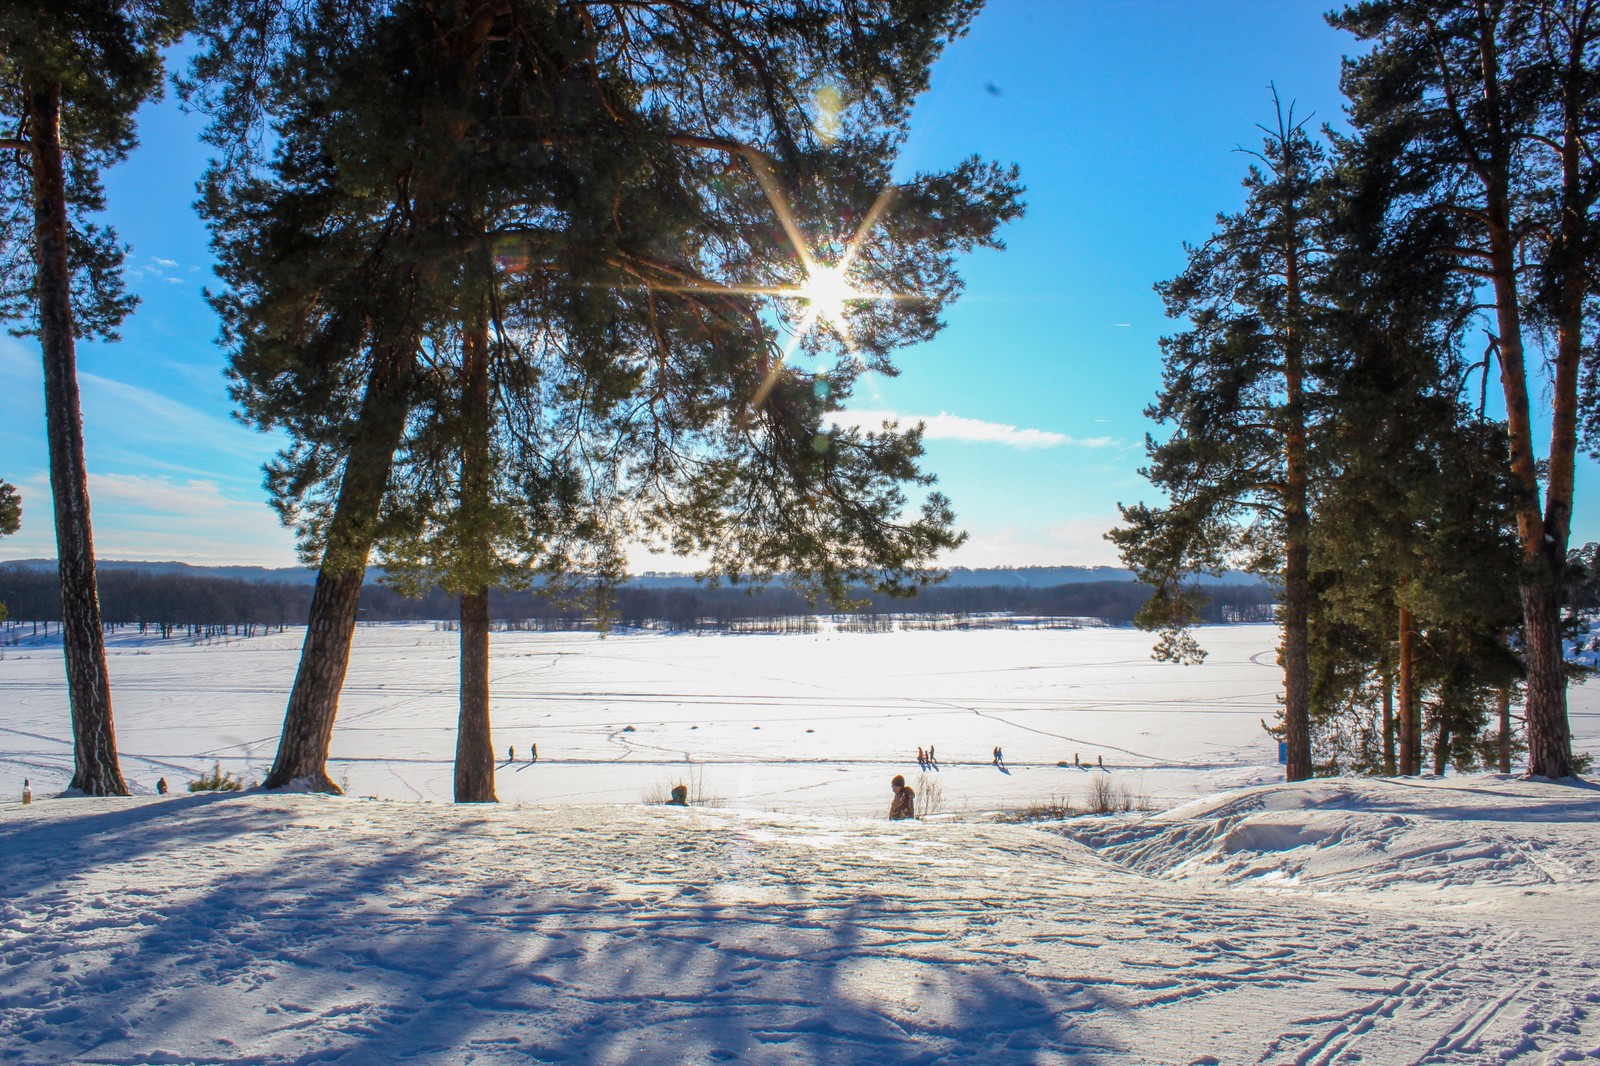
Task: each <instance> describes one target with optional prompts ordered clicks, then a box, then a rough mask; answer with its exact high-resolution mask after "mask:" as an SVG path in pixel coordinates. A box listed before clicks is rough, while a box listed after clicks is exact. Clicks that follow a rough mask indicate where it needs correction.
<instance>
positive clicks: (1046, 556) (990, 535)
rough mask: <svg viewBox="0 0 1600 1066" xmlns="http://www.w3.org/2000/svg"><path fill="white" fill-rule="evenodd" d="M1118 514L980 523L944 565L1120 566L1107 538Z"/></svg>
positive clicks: (946, 558)
mask: <svg viewBox="0 0 1600 1066" xmlns="http://www.w3.org/2000/svg"><path fill="white" fill-rule="evenodd" d="M1117 521H1118V520H1117V516H1116V515H1102V516H1098V517H1089V518H1071V519H1065V520H1063V521H1060V522H1052V523H1048V524H1045V525H1039V526H1022V525H999V526H981V527H978V528H974V529H971V530H969V531H968V532H969V534H970V536H969V539H968V540H967V542H966V543H965V544H963V545H962V546H961V547H959V548H957V549H956V550H955V551H953V552H951V553H950V554H949V555H947V556H946V557H944V558H943V559H941V560H940V562H941V564H943V565H945V566H1120V565H1121V560H1120V559H1118V558H1117V549H1116V547H1115V546H1114V545H1112V544H1111V543H1110V542H1109V541H1107V540H1106V539H1105V535H1106V531H1107V530H1108V529H1111V528H1112V527H1113V526H1115V525H1116V524H1117Z"/></svg>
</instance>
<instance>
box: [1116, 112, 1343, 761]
mask: <svg viewBox="0 0 1600 1066" xmlns="http://www.w3.org/2000/svg"><path fill="white" fill-rule="evenodd" d="M1266 133H1267V137H1266V139H1265V142H1264V146H1263V150H1262V152H1261V153H1260V156H1259V159H1260V162H1261V166H1260V167H1256V166H1252V167H1251V168H1250V171H1249V174H1248V176H1247V177H1246V179H1245V182H1244V185H1245V189H1246V201H1245V206H1244V208H1243V210H1241V211H1240V212H1239V213H1238V214H1237V215H1219V216H1218V228H1217V232H1216V234H1215V235H1214V236H1212V238H1211V239H1210V240H1209V241H1207V242H1206V243H1205V244H1204V245H1201V246H1199V247H1191V248H1189V265H1188V267H1187V269H1185V270H1184V272H1183V273H1182V274H1180V275H1179V276H1178V277H1176V278H1174V279H1173V280H1171V281H1169V282H1166V283H1164V284H1162V285H1161V286H1159V287H1158V288H1159V291H1160V293H1161V295H1162V298H1163V299H1164V300H1165V302H1166V305H1167V314H1168V315H1169V316H1171V317H1173V318H1179V319H1186V320H1187V321H1188V323H1189V328H1188V329H1187V330H1185V331H1183V332H1181V333H1178V334H1175V335H1173V336H1171V337H1167V338H1164V339H1163V340H1162V342H1161V346H1162V353H1163V357H1164V361H1165V367H1164V370H1163V375H1162V378H1163V385H1162V390H1161V393H1160V395H1159V397H1158V398H1157V401H1156V404H1155V405H1154V406H1153V407H1151V408H1150V409H1149V411H1148V412H1147V413H1148V414H1149V416H1150V417H1151V418H1153V419H1155V420H1156V421H1157V422H1160V423H1171V424H1172V426H1173V430H1172V433H1171V435H1170V436H1169V437H1168V438H1167V439H1166V440H1164V441H1161V442H1159V443H1157V442H1155V441H1154V440H1151V442H1150V444H1149V453H1150V464H1149V466H1148V468H1147V469H1146V470H1145V471H1144V473H1145V475H1146V476H1147V477H1148V478H1149V479H1150V481H1151V483H1152V484H1153V485H1155V487H1157V488H1158V489H1161V490H1163V491H1164V492H1165V493H1166V496H1167V503H1166V505H1165V506H1161V507H1150V506H1146V505H1144V504H1137V505H1133V506H1123V507H1122V508H1121V511H1122V517H1123V521H1124V522H1125V525H1123V526H1121V527H1119V528H1117V529H1115V530H1113V531H1112V532H1111V533H1110V538H1111V540H1112V541H1113V542H1114V543H1115V544H1116V545H1117V547H1118V550H1119V551H1120V552H1121V554H1122V558H1123V561H1124V562H1125V563H1126V564H1127V565H1128V566H1129V567H1130V568H1132V569H1133V571H1134V572H1135V574H1137V575H1138V577H1139V578H1140V580H1143V581H1146V582H1149V583H1151V584H1152V585H1154V586H1155V594H1154V595H1153V596H1152V597H1151V598H1150V600H1149V602H1148V603H1147V604H1146V605H1145V607H1144V608H1143V609H1142V610H1141V611H1140V615H1139V618H1138V621H1139V624H1140V625H1143V626H1146V627H1148V628H1154V629H1159V630H1161V631H1162V634H1163V636H1162V639H1161V642H1160V643H1159V644H1158V645H1157V650H1156V651H1157V656H1158V657H1160V658H1168V659H1173V660H1177V661H1197V660H1198V659H1199V658H1200V657H1202V656H1203V652H1202V651H1201V650H1200V649H1199V647H1198V646H1197V645H1196V643H1195V641H1194V639H1193V637H1192V636H1191V635H1190V634H1189V632H1188V630H1189V627H1190V626H1191V625H1192V624H1193V623H1194V622H1195V621H1196V620H1197V619H1198V617H1199V615H1198V609H1199V605H1200V603H1201V601H1202V597H1203V594H1202V593H1201V592H1200V591H1199V589H1198V588H1197V587H1196V586H1195V585H1194V584H1193V583H1192V578H1193V575H1194V574H1195V573H1196V572H1213V573H1214V572H1218V571H1220V570H1222V569H1225V568H1228V567H1232V566H1242V567H1245V568H1247V569H1250V570H1253V571H1255V572H1257V573H1263V574H1268V575H1271V576H1272V577H1274V578H1275V579H1276V580H1278V581H1279V582H1280V583H1281V586H1282V589H1283V592H1282V609H1281V612H1280V617H1281V621H1282V624H1283V645H1282V649H1281V656H1282V660H1283V671H1284V717H1283V729H1284V736H1285V740H1286V742H1287V745H1288V768H1287V773H1288V777H1289V779H1290V780H1291V781H1298V780H1302V779H1305V778H1308V777H1310V776H1311V774H1312V769H1313V767H1312V758H1311V734H1310V717H1309V706H1310V702H1309V701H1310V671H1309V663H1308V649H1309V645H1308V631H1307V619H1308V616H1309V613H1310V608H1311V604H1310V583H1309V565H1310V556H1309V551H1310V512H1309V504H1310V499H1311V495H1310V483H1309V476H1310V458H1309V455H1308V430H1309V427H1310V425H1311V421H1312V416H1313V408H1312V400H1313V398H1314V392H1315V388H1314V387H1315V382H1314V381H1313V380H1312V379H1311V378H1310V376H1309V375H1310V372H1311V370H1312V369H1313V360H1312V358H1311V355H1312V346H1313V345H1314V343H1315V336H1314V333H1315V329H1316V326H1315V317H1316V314H1315V307H1314V304H1313V302H1312V299H1311V296H1312V290H1313V286H1314V284H1315V282H1316V278H1317V275H1318V271H1319V270H1320V269H1321V262H1322V259H1323V253H1322V250H1321V247H1322V246H1321V241H1320V240H1319V238H1318V235H1317V229H1318V226H1319V225H1320V223H1321V221H1322V214H1321V212H1322V210H1323V208H1322V203H1321V201H1322V197H1323V190H1322V187H1323V184H1324V181H1325V171H1326V166H1325V161H1324V154H1323V151H1322V149H1321V148H1320V147H1319V146H1318V145H1317V144H1316V143H1315V142H1313V141H1312V140H1311V138H1310V137H1309V136H1307V134H1306V132H1305V129H1304V123H1303V122H1298V123H1297V122H1295V121H1294V118H1293V110H1292V108H1291V109H1290V111H1289V113H1288V114H1285V113H1284V111H1283V109H1282V107H1281V106H1280V108H1279V111H1278V122H1277V125H1276V127H1275V128H1273V129H1270V130H1266Z"/></svg>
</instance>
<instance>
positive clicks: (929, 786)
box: [914, 774, 944, 818]
mask: <svg viewBox="0 0 1600 1066" xmlns="http://www.w3.org/2000/svg"><path fill="white" fill-rule="evenodd" d="M916 792H917V795H916V799H915V801H914V802H915V803H916V806H917V817H918V818H927V817H928V816H929V815H934V814H938V813H939V812H940V811H942V810H944V786H943V785H941V784H939V778H938V775H937V774H922V775H921V776H919V777H918V778H917V789H916Z"/></svg>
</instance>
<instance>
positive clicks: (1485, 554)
mask: <svg viewBox="0 0 1600 1066" xmlns="http://www.w3.org/2000/svg"><path fill="white" fill-rule="evenodd" d="M1327 18H1328V21H1329V22H1330V23H1331V24H1332V25H1333V26H1334V27H1335V28H1338V29H1341V30H1344V31H1347V32H1348V33H1350V34H1351V35H1352V37H1353V39H1354V41H1356V42H1359V43H1360V44H1361V45H1362V46H1363V50H1362V51H1359V52H1358V53H1356V54H1355V55H1353V56H1351V57H1348V58H1346V60H1345V63H1344V69H1343V76H1342V89H1343V92H1344V95H1345V100H1346V103H1345V117H1346V119H1347V121H1348V130H1346V131H1343V132H1341V131H1337V130H1335V129H1333V128H1330V127H1324V128H1322V129H1320V130H1318V129H1314V128H1312V127H1311V126H1310V124H1309V122H1308V121H1307V120H1305V119H1296V117H1295V109H1294V107H1293V105H1289V106H1287V107H1286V106H1285V105H1284V104H1283V103H1282V102H1281V101H1278V99H1277V93H1276V91H1275V90H1274V94H1273V95H1274V101H1275V102H1276V103H1278V107H1277V109H1276V113H1275V114H1274V115H1273V116H1271V117H1270V118H1269V121H1268V122H1267V123H1266V124H1265V125H1263V126H1262V127H1261V128H1262V131H1263V133H1264V134H1265V137H1264V140H1263V143H1262V145H1261V147H1260V148H1259V150H1256V151H1252V152H1249V153H1248V154H1249V155H1251V156H1252V157H1254V158H1253V162H1252V164H1251V165H1250V166H1249V168H1248V171H1247V174H1246V177H1245V180H1244V189H1245V200H1244V205H1243V207H1242V208H1240V209H1239V210H1238V211H1236V212H1233V213H1225V214H1221V215H1219V216H1218V219H1217V226H1216V229H1215V231H1214V232H1213V234H1212V235H1211V236H1210V237H1209V238H1208V239H1207V240H1206V241H1205V242H1204V243H1202V244H1198V245H1192V246H1188V247H1187V252H1188V264H1187V266H1186V268H1185V269H1184V271H1183V272H1182V273H1180V274H1179V275H1178V276H1177V277H1175V278H1173V279H1171V280H1170V281H1167V282H1165V283H1163V284H1161V285H1159V286H1158V291H1159V292H1160V294H1161V296H1162V298H1163V300H1164V301H1165V303H1166V307H1167V311H1168V314H1169V316H1171V317H1172V318H1174V319H1177V320H1179V322H1180V323H1181V326H1180V328H1179V330H1178V331H1177V332H1175V333H1174V334H1172V335H1171V336H1169V337H1166V338H1164V339H1163V341H1162V355H1163V364H1164V373H1163V382H1162V388H1161V390H1160V392H1159V394H1158V397H1157V400H1156V402H1155V404H1153V405H1152V406H1151V407H1150V408H1149V409H1148V412H1147V413H1148V415H1149V416H1150V417H1151V418H1152V419H1153V420H1155V421H1156V422H1157V423H1159V424H1161V425H1163V426H1166V427H1168V431H1167V432H1166V435H1165V436H1164V438H1162V439H1159V440H1158V439H1155V438H1152V439H1151V441H1150V445H1149V448H1148V454H1149V464H1148V467H1147V469H1146V471H1145V473H1146V475H1147V477H1148V478H1149V480H1150V481H1151V483H1152V484H1153V485H1154V486H1155V487H1156V488H1158V489H1159V490H1161V492H1162V494H1163V495H1164V497H1165V499H1164V500H1163V501H1162V502H1159V503H1156V504H1151V505H1146V504H1135V505H1127V506H1123V507H1122V516H1123V524H1122V525H1121V526H1119V527H1118V528H1117V529H1115V530H1114V531H1113V532H1112V533H1111V534H1110V536H1111V538H1112V539H1113V540H1114V541H1115V543H1116V544H1117V545H1118V547H1119V549H1120V551H1121V555H1122V558H1123V560H1124V562H1125V564H1126V565H1128V566H1130V567H1132V568H1133V569H1134V570H1135V571H1136V572H1137V573H1138V574H1139V576H1140V577H1141V579H1142V580H1144V581H1146V582H1148V583H1149V584H1151V585H1152V586H1153V587H1154V588H1155V590H1156V595H1155V596H1154V597H1152V599H1151V600H1150V601H1149V603H1148V604H1147V605H1146V607H1145V608H1144V609H1143V611H1142V612H1141V617H1140V621H1141V624H1143V625H1145V626H1147V627H1149V628H1152V629H1156V630H1159V631H1160V633H1161V639H1160V642H1159V643H1158V645H1157V654H1158V655H1159V656H1160V657H1163V658H1169V659H1173V660H1177V661H1195V660H1197V659H1199V658H1201V657H1203V651H1202V650H1201V649H1200V648H1199V647H1198V645H1197V644H1196V643H1195V641H1194V640H1193V638H1192V637H1191V636H1190V634H1189V633H1188V628H1189V626H1190V624H1191V623H1192V622H1193V621H1194V620H1195V617H1196V615H1195V610H1196V608H1197V605H1198V604H1199V603H1200V602H1201V601H1202V599H1203V596H1204V590H1202V589H1199V588H1197V587H1196V586H1195V585H1194V584H1193V581H1192V578H1193V575H1195V574H1196V573H1203V572H1208V571H1213V570H1215V569H1218V568H1222V567H1237V568H1241V569H1246V570H1249V571H1251V572H1254V573H1257V574H1261V575H1263V576H1266V577H1269V578H1270V579H1271V580H1273V581H1274V582H1275V583H1277V584H1278V585H1279V586H1280V587H1281V588H1282V590H1283V597H1282V623H1283V643H1282V648H1281V658H1282V660H1283V665H1284V708H1283V712H1282V714H1281V715H1280V717H1279V722H1278V725H1277V729H1278V730H1279V731H1280V732H1281V734H1282V736H1283V737H1284V739H1285V741H1286V743H1287V748H1288V776H1289V778H1290V779H1302V778H1307V777H1310V776H1312V774H1313V773H1316V772H1340V771H1364V772H1377V773H1386V774H1391V775H1392V774H1396V773H1399V774H1415V773H1418V772H1420V770H1421V768H1422V766H1423V765H1424V762H1425V759H1426V756H1427V748H1428V746H1429V744H1430V743H1431V746H1432V756H1433V760H1432V761H1433V768H1434V770H1435V771H1436V772H1440V773H1442V772H1443V770H1444V768H1445V767H1446V766H1447V765H1450V764H1452V763H1453V764H1455V765H1459V766H1471V765H1476V764H1477V762H1478V760H1479V756H1480V754H1481V753H1482V752H1483V751H1485V750H1495V751H1496V752H1497V759H1495V760H1492V761H1493V762H1498V764H1499V766H1500V768H1501V769H1502V770H1509V763H1510V753H1511V749H1512V746H1513V736H1512V734H1513V728H1514V723H1513V720H1512V714H1511V705H1512V703H1513V702H1514V701H1516V700H1518V699H1519V698H1520V702H1521V704H1522V715H1521V717H1522V719H1523V725H1524V734H1523V738H1522V740H1523V741H1524V742H1525V743H1526V747H1527V755H1528V759H1527V768H1528V772H1529V773H1530V774H1533V775H1539V776H1545V777H1549V778H1562V777H1566V776H1567V775H1569V774H1571V773H1572V772H1573V770H1574V766H1575V762H1574V753H1573V751H1572V744H1571V730H1570V726H1569V721H1568V714H1567V686H1568V682H1569V679H1570V677H1571V676H1572V675H1573V673H1574V672H1575V667H1574V665H1573V664H1571V663H1569V662H1568V661H1567V655H1566V652H1565V646H1564V643H1563V641H1564V638H1565V637H1566V635H1567V633H1566V632H1565V631H1564V628H1563V608H1564V605H1565V604H1566V603H1567V601H1568V599H1569V597H1570V591H1571V588H1572V586H1573V585H1575V584H1582V583H1584V582H1585V581H1587V580H1589V578H1588V576H1587V574H1588V573H1589V572H1590V571H1592V568H1593V566H1594V564H1595V562H1596V560H1595V559H1594V556H1593V551H1592V548H1589V549H1583V550H1582V551H1579V552H1573V551H1571V546H1570V538H1571V518H1572V507H1573V495H1574V470H1575V464H1576V462H1577V461H1578V458H1579V456H1580V453H1581V452H1585V451H1586V452H1588V453H1589V454H1590V455H1591V456H1596V455H1600V435H1597V433H1596V431H1597V430H1600V346H1597V343H1596V342H1597V340H1600V211H1597V204H1600V2H1597V0H1362V2H1360V3H1352V4H1349V5H1347V6H1345V7H1344V8H1343V9H1342V10H1337V11H1335V12H1333V13H1332V14H1330V15H1328V16H1327ZM1480 338H1481V339H1480ZM1546 370H1548V377H1547V376H1546V374H1545V371H1546ZM1491 379H1498V382H1499V387H1500V389H1499V399H1500V400H1501V401H1502V404H1501V409H1502V410H1503V412H1504V414H1503V417H1492V416H1491V415H1490V408H1489V404H1488V395H1489V390H1490V388H1491V384H1490V382H1491ZM1541 393H1547V394H1548V402H1549V410H1548V420H1547V421H1545V422H1543V423H1542V424H1541V422H1540V418H1541V416H1540V414H1539V404H1538V402H1537V399H1538V397H1539V396H1540V395H1541ZM1541 445H1547V446H1546V447H1545V449H1544V450H1545V454H1544V456H1543V457H1542V458H1536V455H1537V451H1538V448H1539V446H1541Z"/></svg>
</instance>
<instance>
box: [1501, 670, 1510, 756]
mask: <svg viewBox="0 0 1600 1066" xmlns="http://www.w3.org/2000/svg"><path fill="white" fill-rule="evenodd" d="M1499 703H1500V708H1499V709H1500V772H1501V773H1503V774H1509V773H1510V772H1511V689H1510V688H1508V687H1502V688H1501V689H1500V700H1499Z"/></svg>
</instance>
